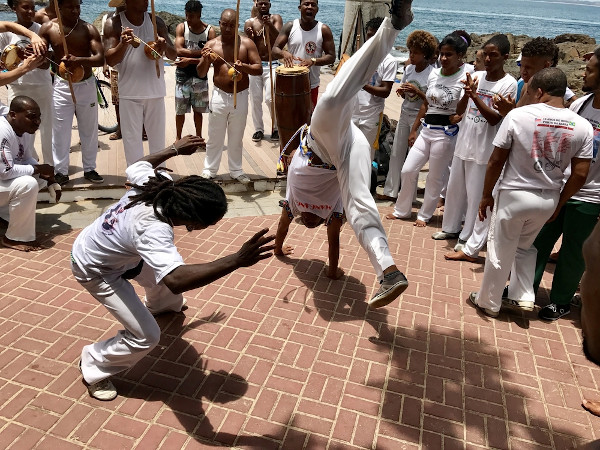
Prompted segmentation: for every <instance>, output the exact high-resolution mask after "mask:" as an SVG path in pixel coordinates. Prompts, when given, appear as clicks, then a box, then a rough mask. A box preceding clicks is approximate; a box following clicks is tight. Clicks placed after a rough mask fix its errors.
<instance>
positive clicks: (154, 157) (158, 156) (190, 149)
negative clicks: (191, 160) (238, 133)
mask: <svg viewBox="0 0 600 450" xmlns="http://www.w3.org/2000/svg"><path fill="white" fill-rule="evenodd" d="M205 147H206V144H205V143H204V139H202V138H201V137H198V136H184V137H182V138H181V139H179V140H178V141H175V142H174V143H173V144H172V145H170V146H169V147H167V148H165V149H163V150H161V151H160V152H156V153H151V154H149V155H146V156H144V157H143V158H140V159H138V161H136V162H139V161H146V162H149V163H150V164H152V167H154V168H157V167H158V166H159V165H161V164H162V163H163V162H165V161H166V160H167V159H170V158H173V157H175V156H179V155H192V154H194V153H195V152H196V151H197V150H199V149H203V148H205Z"/></svg>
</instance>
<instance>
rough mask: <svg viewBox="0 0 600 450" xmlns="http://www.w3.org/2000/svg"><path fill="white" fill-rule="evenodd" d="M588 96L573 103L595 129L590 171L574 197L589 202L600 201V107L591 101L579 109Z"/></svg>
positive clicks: (573, 107) (576, 109) (574, 107)
mask: <svg viewBox="0 0 600 450" xmlns="http://www.w3.org/2000/svg"><path fill="white" fill-rule="evenodd" d="M587 98H588V96H585V97H582V98H578V99H577V100H575V101H574V102H573V104H572V105H571V110H572V111H577V114H579V115H580V116H581V117H583V118H585V119H587V120H588V122H590V124H591V125H592V128H593V129H594V143H593V150H592V153H593V157H592V163H591V164H590V171H589V173H588V177H587V180H586V182H585V184H584V185H583V187H582V188H581V189H580V190H579V192H577V193H576V194H575V195H574V196H573V197H571V198H572V199H573V200H580V201H582V202H588V203H600V163H598V147H600V109H596V108H594V107H593V106H592V103H593V101H590V102H589V103H588V104H587V105H586V107H585V108H584V109H583V110H581V111H579V108H580V107H581V106H582V104H583V103H584V102H585V100H586V99H587Z"/></svg>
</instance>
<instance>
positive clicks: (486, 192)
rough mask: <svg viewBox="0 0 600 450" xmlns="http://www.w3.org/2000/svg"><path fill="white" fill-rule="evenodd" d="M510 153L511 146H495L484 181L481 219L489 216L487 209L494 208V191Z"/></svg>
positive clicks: (480, 207) (480, 205)
mask: <svg viewBox="0 0 600 450" xmlns="http://www.w3.org/2000/svg"><path fill="white" fill-rule="evenodd" d="M509 155H510V148H500V147H494V151H493V152H492V156H490V160H489V161H488V165H487V169H486V171H485V181H484V183H483V194H482V195H481V202H480V203H479V220H481V221H483V219H485V218H486V217H487V212H486V211H487V209H488V208H489V209H490V211H491V210H493V209H494V197H492V191H493V189H494V186H495V185H496V182H497V181H498V178H500V174H501V173H502V169H503V168H504V164H505V163H506V160H507V159H508V156H509Z"/></svg>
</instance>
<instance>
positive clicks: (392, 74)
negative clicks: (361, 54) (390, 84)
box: [381, 58, 398, 81]
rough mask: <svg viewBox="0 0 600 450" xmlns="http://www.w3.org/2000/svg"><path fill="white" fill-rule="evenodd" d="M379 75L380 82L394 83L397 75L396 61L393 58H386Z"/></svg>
mask: <svg viewBox="0 0 600 450" xmlns="http://www.w3.org/2000/svg"><path fill="white" fill-rule="evenodd" d="M385 62H386V63H387V64H385V65H384V67H383V71H382V74H381V81H396V73H398V61H396V60H395V59H394V58H387V61H385Z"/></svg>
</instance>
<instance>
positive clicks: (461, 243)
mask: <svg viewBox="0 0 600 450" xmlns="http://www.w3.org/2000/svg"><path fill="white" fill-rule="evenodd" d="M466 244H467V241H463V240H462V239H459V240H458V242H457V243H456V245H455V246H454V251H455V252H460V251H461V250H462V249H463V248H465V245H466Z"/></svg>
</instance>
